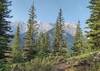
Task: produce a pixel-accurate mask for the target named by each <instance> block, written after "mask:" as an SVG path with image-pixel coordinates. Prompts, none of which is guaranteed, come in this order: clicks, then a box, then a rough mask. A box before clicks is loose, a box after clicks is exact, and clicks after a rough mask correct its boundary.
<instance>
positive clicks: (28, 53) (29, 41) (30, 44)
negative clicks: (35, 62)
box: [24, 4, 37, 60]
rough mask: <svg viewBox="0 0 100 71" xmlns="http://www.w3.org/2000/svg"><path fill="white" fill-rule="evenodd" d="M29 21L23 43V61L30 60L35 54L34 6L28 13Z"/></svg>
mask: <svg viewBox="0 0 100 71" xmlns="http://www.w3.org/2000/svg"><path fill="white" fill-rule="evenodd" d="M29 12H30V13H29V20H28V30H27V32H26V36H25V43H24V57H25V60H31V59H32V58H33V57H34V54H35V50H34V49H35V47H36V46H35V45H36V40H35V38H36V37H35V35H36V29H37V28H36V27H37V25H36V23H37V22H36V15H35V8H34V4H33V5H32V7H31V9H30V11H29Z"/></svg>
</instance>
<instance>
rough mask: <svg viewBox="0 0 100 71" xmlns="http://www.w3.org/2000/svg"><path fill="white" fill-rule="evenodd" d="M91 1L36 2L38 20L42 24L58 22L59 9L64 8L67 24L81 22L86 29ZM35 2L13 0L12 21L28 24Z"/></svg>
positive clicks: (44, 0) (50, 0)
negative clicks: (85, 24) (29, 11)
mask: <svg viewBox="0 0 100 71" xmlns="http://www.w3.org/2000/svg"><path fill="white" fill-rule="evenodd" d="M88 1H89V0H34V2H35V8H36V14H37V19H38V20H40V21H42V22H52V23H54V22H55V21H56V17H57V14H58V11H59V8H62V10H63V15H64V19H65V21H66V22H72V23H76V22H77V21H78V20H80V21H81V26H82V27H84V23H85V21H86V19H87V18H88V17H89V9H88V8H87V6H88V4H89V3H88ZM32 2H33V0H12V7H11V9H12V12H11V15H13V18H12V21H13V22H14V21H22V22H23V21H24V22H27V19H28V10H29V9H30V7H31V5H32Z"/></svg>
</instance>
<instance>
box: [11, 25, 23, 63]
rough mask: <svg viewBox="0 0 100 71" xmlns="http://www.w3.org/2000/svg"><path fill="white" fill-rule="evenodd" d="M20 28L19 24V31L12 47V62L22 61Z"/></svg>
mask: <svg viewBox="0 0 100 71" xmlns="http://www.w3.org/2000/svg"><path fill="white" fill-rule="evenodd" d="M20 43H21V41H20V27H19V24H18V26H17V31H16V33H15V36H14V40H13V44H12V46H11V56H12V57H11V58H12V59H11V60H12V62H14V63H16V62H21V61H22V60H23V59H22V53H21V47H20Z"/></svg>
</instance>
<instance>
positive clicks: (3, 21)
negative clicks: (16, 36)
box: [0, 0, 12, 59]
mask: <svg viewBox="0 0 100 71" xmlns="http://www.w3.org/2000/svg"><path fill="white" fill-rule="evenodd" d="M9 6H11V1H8V0H0V59H2V58H5V55H4V53H5V52H6V50H8V43H9V42H10V38H11V37H12V36H11V35H10V34H9V33H10V32H11V27H10V21H9V20H8V19H9V18H11V16H10V15H9V13H10V12H11V10H9V9H8V7H9Z"/></svg>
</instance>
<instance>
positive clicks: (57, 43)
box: [54, 9, 64, 50]
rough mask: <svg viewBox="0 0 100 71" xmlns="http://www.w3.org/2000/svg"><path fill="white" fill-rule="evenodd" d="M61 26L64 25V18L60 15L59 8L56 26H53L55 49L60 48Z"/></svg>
mask: <svg viewBox="0 0 100 71" xmlns="http://www.w3.org/2000/svg"><path fill="white" fill-rule="evenodd" d="M63 26H64V19H63V16H62V9H60V11H59V13H58V17H57V21H56V27H55V42H54V47H55V49H56V50H58V49H60V48H62V43H63Z"/></svg>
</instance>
